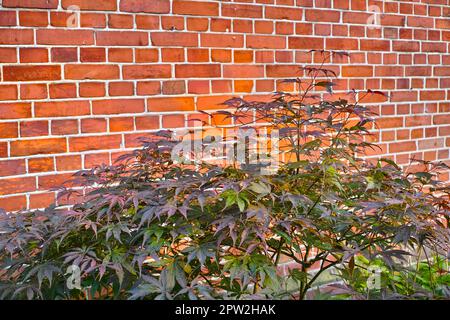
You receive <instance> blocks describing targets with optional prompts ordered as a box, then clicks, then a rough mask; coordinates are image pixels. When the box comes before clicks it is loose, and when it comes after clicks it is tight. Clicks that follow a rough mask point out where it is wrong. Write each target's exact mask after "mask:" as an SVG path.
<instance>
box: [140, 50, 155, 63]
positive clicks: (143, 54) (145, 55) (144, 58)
mask: <svg viewBox="0 0 450 320" xmlns="http://www.w3.org/2000/svg"><path fill="white" fill-rule="evenodd" d="M135 52H136V62H137V63H148V62H158V58H159V52H158V50H157V49H136V50H135Z"/></svg>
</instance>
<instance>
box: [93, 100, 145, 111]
mask: <svg viewBox="0 0 450 320" xmlns="http://www.w3.org/2000/svg"><path fill="white" fill-rule="evenodd" d="M144 111H145V103H144V100H143V99H114V100H95V101H93V102H92V112H93V114H120V113H140V112H144Z"/></svg>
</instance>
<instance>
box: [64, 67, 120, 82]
mask: <svg viewBox="0 0 450 320" xmlns="http://www.w3.org/2000/svg"><path fill="white" fill-rule="evenodd" d="M64 76H65V79H70V80H88V79H91V80H110V79H111V80H112V79H119V67H118V66H116V65H100V64H82V65H80V64H67V65H65V67H64Z"/></svg>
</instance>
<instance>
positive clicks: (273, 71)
mask: <svg viewBox="0 0 450 320" xmlns="http://www.w3.org/2000/svg"><path fill="white" fill-rule="evenodd" d="M266 75H267V77H269V78H287V77H301V76H303V71H302V70H301V69H300V68H299V67H298V66H297V65H267V66H266Z"/></svg>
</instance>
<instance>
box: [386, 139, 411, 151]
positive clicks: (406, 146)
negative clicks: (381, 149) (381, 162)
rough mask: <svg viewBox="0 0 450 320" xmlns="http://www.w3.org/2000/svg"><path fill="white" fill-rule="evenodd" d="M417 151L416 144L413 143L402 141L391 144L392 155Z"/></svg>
mask: <svg viewBox="0 0 450 320" xmlns="http://www.w3.org/2000/svg"><path fill="white" fill-rule="evenodd" d="M416 150H417V147H416V143H415V142H413V141H402V142H395V143H391V144H389V152H390V153H397V152H408V151H409V152H410V151H416Z"/></svg>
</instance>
